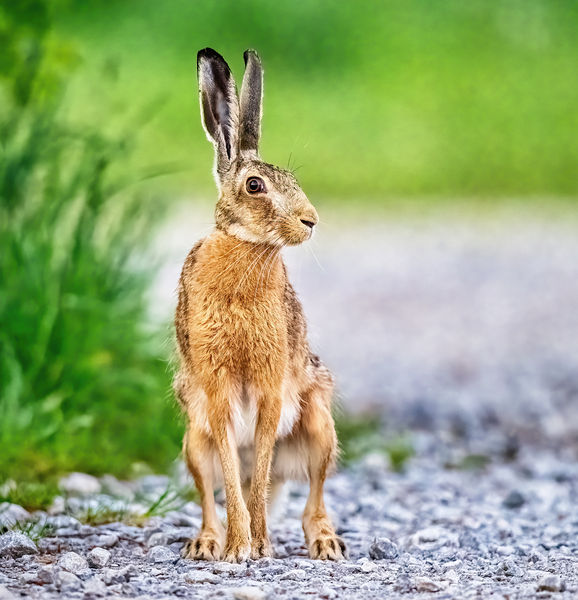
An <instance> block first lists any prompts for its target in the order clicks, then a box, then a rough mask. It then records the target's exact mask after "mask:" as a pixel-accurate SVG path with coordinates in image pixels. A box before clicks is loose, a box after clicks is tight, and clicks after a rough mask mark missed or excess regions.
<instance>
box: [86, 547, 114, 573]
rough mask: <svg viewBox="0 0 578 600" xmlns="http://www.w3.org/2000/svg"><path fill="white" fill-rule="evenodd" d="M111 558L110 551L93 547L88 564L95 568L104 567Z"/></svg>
mask: <svg viewBox="0 0 578 600" xmlns="http://www.w3.org/2000/svg"><path fill="white" fill-rule="evenodd" d="M109 560H110V552H109V551H108V550H105V549H104V548H99V547H97V548H93V549H92V550H91V551H90V552H89V553H88V564H89V565H90V566H91V567H93V568H95V569H102V568H103V567H105V566H106V564H107V563H108V561H109Z"/></svg>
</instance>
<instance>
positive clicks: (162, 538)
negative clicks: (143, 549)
mask: <svg viewBox="0 0 578 600" xmlns="http://www.w3.org/2000/svg"><path fill="white" fill-rule="evenodd" d="M167 544H168V538H167V534H166V533H165V532H164V531H156V532H155V533H153V534H151V535H150V536H149V538H148V539H147V542H146V546H147V548H152V547H153V546H166V545H167Z"/></svg>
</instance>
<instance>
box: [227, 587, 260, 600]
mask: <svg viewBox="0 0 578 600" xmlns="http://www.w3.org/2000/svg"><path fill="white" fill-rule="evenodd" d="M229 591H230V592H231V594H232V595H233V598H235V600H267V598H269V593H268V592H266V591H265V590H262V589H261V588H258V587H253V586H250V585H245V586H243V587H238V588H232V589H231V590H229Z"/></svg>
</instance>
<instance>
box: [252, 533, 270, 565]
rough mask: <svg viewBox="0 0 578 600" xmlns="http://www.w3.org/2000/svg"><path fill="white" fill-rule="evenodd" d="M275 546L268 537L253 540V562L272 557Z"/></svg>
mask: <svg viewBox="0 0 578 600" xmlns="http://www.w3.org/2000/svg"><path fill="white" fill-rule="evenodd" d="M272 556H273V546H271V542H270V541H269V538H268V537H264V538H255V537H253V539H252V540H251V558H252V559H253V560H259V559H260V558H265V557H269V558H270V557H272Z"/></svg>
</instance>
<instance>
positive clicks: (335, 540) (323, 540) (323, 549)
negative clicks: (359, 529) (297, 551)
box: [309, 534, 347, 560]
mask: <svg viewBox="0 0 578 600" xmlns="http://www.w3.org/2000/svg"><path fill="white" fill-rule="evenodd" d="M309 556H310V557H311V558H315V559H319V560H343V559H344V558H345V557H346V556H347V550H346V548H345V543H344V542H343V540H342V539H341V538H340V537H339V536H337V535H335V534H333V535H331V536H328V537H325V536H322V537H318V538H317V539H315V540H313V541H312V542H311V544H309Z"/></svg>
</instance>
